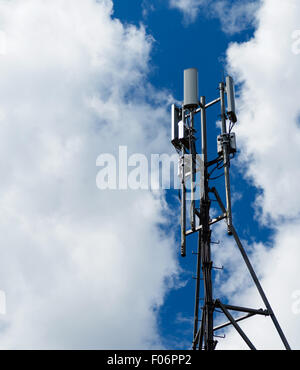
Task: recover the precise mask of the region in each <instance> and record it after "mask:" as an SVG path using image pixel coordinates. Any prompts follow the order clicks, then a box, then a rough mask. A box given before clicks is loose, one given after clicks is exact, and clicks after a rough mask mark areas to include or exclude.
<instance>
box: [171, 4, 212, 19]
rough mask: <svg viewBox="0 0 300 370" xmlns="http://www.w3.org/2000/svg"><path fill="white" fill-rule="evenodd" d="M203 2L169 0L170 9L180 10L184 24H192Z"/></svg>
mask: <svg viewBox="0 0 300 370" xmlns="http://www.w3.org/2000/svg"><path fill="white" fill-rule="evenodd" d="M204 3H205V0H169V4H170V7H171V8H175V9H178V10H180V11H181V12H182V13H183V15H184V20H185V22H186V23H191V22H194V21H195V20H196V18H197V16H198V13H199V9H200V7H201V6H202V5H203V4H204Z"/></svg>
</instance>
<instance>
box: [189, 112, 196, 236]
mask: <svg viewBox="0 0 300 370" xmlns="http://www.w3.org/2000/svg"><path fill="white" fill-rule="evenodd" d="M193 134H194V113H193V112H190V159H191V212H190V219H191V229H192V230H193V231H194V230H195V227H196V218H195V187H196V184H195V179H196V153H195V152H196V147H195V141H194V135H193Z"/></svg>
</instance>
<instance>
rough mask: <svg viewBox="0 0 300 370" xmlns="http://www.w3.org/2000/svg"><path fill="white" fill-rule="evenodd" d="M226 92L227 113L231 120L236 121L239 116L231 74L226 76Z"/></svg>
mask: <svg viewBox="0 0 300 370" xmlns="http://www.w3.org/2000/svg"><path fill="white" fill-rule="evenodd" d="M226 93H227V114H228V117H229V119H230V121H231V122H233V123H235V122H236V121H237V117H236V114H235V94H234V82H233V78H232V77H231V76H227V77H226Z"/></svg>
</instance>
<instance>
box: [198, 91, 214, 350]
mask: <svg viewBox="0 0 300 370" xmlns="http://www.w3.org/2000/svg"><path fill="white" fill-rule="evenodd" d="M200 103H201V139H202V140H201V144H202V159H203V162H204V176H203V179H204V180H203V183H202V184H201V185H202V186H203V196H202V199H201V209H200V223H201V225H202V229H201V230H200V238H201V248H202V253H201V258H202V269H203V280H204V291H205V298H204V310H205V331H204V347H205V349H206V350H208V351H212V350H214V348H215V343H214V332H213V315H214V302H213V298H212V281H211V269H212V262H211V251H210V234H211V232H210V225H209V209H210V201H209V197H208V191H209V188H208V174H207V132H206V109H205V97H204V96H202V97H201V99H200Z"/></svg>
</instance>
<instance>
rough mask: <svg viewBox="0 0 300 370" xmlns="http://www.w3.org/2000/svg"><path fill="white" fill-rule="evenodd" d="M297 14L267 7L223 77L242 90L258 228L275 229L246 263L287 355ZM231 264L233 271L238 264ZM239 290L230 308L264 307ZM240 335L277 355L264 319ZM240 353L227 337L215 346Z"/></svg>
mask: <svg viewBox="0 0 300 370" xmlns="http://www.w3.org/2000/svg"><path fill="white" fill-rule="evenodd" d="M299 12H300V5H299V2H297V1H296V0H295V1H293V0H290V1H286V2H281V1H279V0H265V1H264V2H263V4H262V7H261V9H260V10H259V13H258V28H257V30H256V32H255V35H254V37H253V38H252V39H251V40H250V41H249V42H245V43H241V44H236V43H235V44H232V45H231V46H230V48H229V50H228V67H229V70H230V72H231V73H233V74H234V75H235V78H236V81H238V82H239V83H240V84H241V85H240V93H239V94H240V98H239V99H238V102H237V106H238V107H239V124H238V125H237V127H236V133H237V137H238V141H239V147H240V149H241V151H242V155H241V157H240V165H241V167H242V168H244V170H246V175H247V177H248V179H249V180H251V181H252V182H253V183H254V185H255V186H256V187H257V188H259V189H261V192H262V194H261V195H260V196H259V197H258V198H257V202H256V203H257V204H256V205H257V207H258V209H259V211H258V212H257V217H258V220H259V221H260V222H261V223H265V224H267V225H268V226H269V227H273V228H274V235H273V238H272V240H271V241H270V245H269V246H263V245H262V244H257V245H252V246H250V247H249V248H250V249H252V253H251V259H252V260H253V262H254V265H255V267H256V270H257V272H258V274H259V276H260V277H261V282H262V286H263V287H264V289H265V291H266V294H267V296H268V298H269V300H270V302H271V305H272V306H273V309H274V311H275V313H276V314H277V317H278V320H279V322H280V324H281V326H282V328H283V330H284V332H285V334H286V336H287V338H288V340H289V341H290V345H291V346H292V348H293V349H299V348H300V347H299V343H300V336H299V333H300V320H299V315H297V314H296V313H295V312H293V309H292V308H293V305H294V304H295V302H294V300H293V297H294V296H295V294H294V293H295V292H296V291H299V288H300V280H299V264H300V262H299V261H300V249H299V238H300V231H299V230H300V216H299V212H300V195H299V181H300V167H299V160H298V158H299V157H300V128H299V123H298V117H299V113H300V103H299V98H298V97H299V95H300V78H299V56H298V55H296V54H293V53H292V48H291V45H292V42H293V41H294V40H293V38H292V34H293V32H294V30H295V29H299V17H298V14H299ZM270 247H271V248H270ZM226 248H227V249H225V250H224V254H225V256H227V257H225V256H223V258H224V259H225V262H226V258H227V260H228V255H231V254H232V253H233V252H232V253H230V252H229V251H230V248H233V247H232V246H231V244H228V245H227V247H226ZM227 252H228V254H227ZM220 259H221V260H222V256H220ZM234 261H236V262H235V263H234V265H235V266H238V260H236V259H234ZM225 265H226V263H225ZM232 268H233V269H234V267H232ZM238 275H241V274H238ZM236 281H237V275H235V276H234V277H233V279H232V280H229V283H230V285H229V287H233V289H231V290H230V289H229V291H228V295H229V296H230V295H233V294H234V293H233V292H234V290H235V289H234V288H236V286H235V283H236ZM238 285H239V289H238V291H237V293H236V294H235V295H234V296H232V300H233V301H235V302H236V303H237V302H238V303H239V304H240V305H243V304H244V305H246V306H249V305H250V306H254V307H262V306H263V305H262V303H261V300H260V299H259V298H258V294H257V292H256V291H255V290H254V289H252V288H250V287H249V284H248V283H243V281H240V280H239V284H238ZM242 327H243V328H244V329H245V331H246V333H247V334H249V337H250V339H253V342H254V344H257V347H258V348H266V349H276V348H283V346H282V344H281V343H280V340H279V337H278V335H277V334H276V332H275V330H274V328H273V326H272V323H271V320H270V319H267V318H263V319H262V318H251V319H249V320H248V321H246V322H244V323H243V324H242ZM244 347H245V345H244V343H243V341H242V340H241V339H240V338H239V337H238V336H237V335H236V334H234V333H233V332H232V331H231V332H230V333H229V336H227V338H226V340H224V341H221V342H220V346H219V348H227V349H228V348H244Z"/></svg>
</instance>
